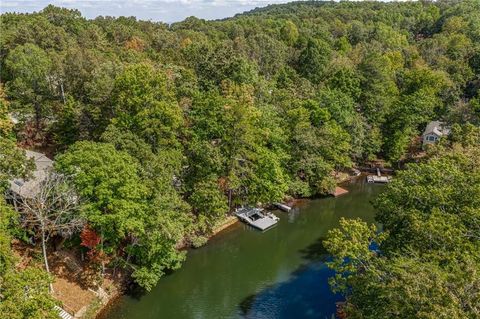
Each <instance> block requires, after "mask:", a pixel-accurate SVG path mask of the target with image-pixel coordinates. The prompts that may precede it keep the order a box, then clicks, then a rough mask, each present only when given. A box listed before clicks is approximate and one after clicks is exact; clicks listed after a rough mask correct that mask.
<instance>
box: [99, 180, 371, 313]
mask: <svg viewBox="0 0 480 319" xmlns="http://www.w3.org/2000/svg"><path fill="white" fill-rule="evenodd" d="M341 177H342V178H339V179H337V183H336V185H342V186H347V185H348V183H349V182H351V181H353V180H357V179H359V178H365V173H362V174H361V175H358V176H352V175H349V174H345V175H343V176H341ZM326 196H330V195H326ZM312 198H313V197H309V198H302V197H299V198H291V199H289V200H288V203H289V204H291V205H292V204H293V205H295V204H298V203H301V202H303V201H308V200H310V199H312ZM239 222H240V220H239V219H238V218H237V217H236V216H234V215H227V216H225V218H224V219H223V220H222V221H221V222H219V223H218V225H216V226H215V228H214V229H213V231H212V233H211V234H209V236H208V239H207V241H206V242H205V244H204V245H202V246H201V247H203V246H206V245H208V242H209V241H210V240H212V239H214V238H215V237H217V236H218V235H220V234H221V233H222V232H224V231H227V230H228V229H230V228H232V227H233V226H235V225H237V224H239ZM198 248H200V247H198ZM179 249H186V250H188V249H197V248H193V247H187V246H183V247H180V248H179ZM125 291H126V286H125V285H124V286H123V287H122V289H118V290H117V291H116V293H115V294H114V295H112V296H110V298H109V299H108V300H107V302H106V303H105V304H104V305H103V306H102V307H100V308H99V309H98V310H97V311H96V313H95V316H94V317H91V318H94V319H107V317H106V315H107V312H108V310H109V309H110V308H111V307H112V306H114V305H115V303H117V302H118V301H119V300H120V298H121V297H122V296H123V295H124V294H125Z"/></svg>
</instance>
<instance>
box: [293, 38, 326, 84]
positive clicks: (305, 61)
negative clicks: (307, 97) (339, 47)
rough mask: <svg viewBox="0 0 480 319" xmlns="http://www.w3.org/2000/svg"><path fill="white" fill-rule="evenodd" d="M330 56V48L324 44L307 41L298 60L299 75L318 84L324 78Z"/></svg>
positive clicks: (319, 41)
mask: <svg viewBox="0 0 480 319" xmlns="http://www.w3.org/2000/svg"><path fill="white" fill-rule="evenodd" d="M330 55H331V48H330V46H329V45H328V44H327V43H326V42H324V41H322V40H316V39H310V40H308V43H307V46H306V48H305V49H304V50H303V51H302V52H301V54H300V57H299V59H298V69H299V71H300V74H302V75H303V76H304V77H306V78H307V79H309V80H310V81H312V82H313V83H315V84H318V83H319V82H320V81H322V80H323V78H324V76H325V71H326V68H327V65H328V62H329V60H330Z"/></svg>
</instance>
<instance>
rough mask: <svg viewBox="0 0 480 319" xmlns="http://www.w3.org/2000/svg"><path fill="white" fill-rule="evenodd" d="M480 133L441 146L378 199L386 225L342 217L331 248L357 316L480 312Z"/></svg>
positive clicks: (339, 282)
mask: <svg viewBox="0 0 480 319" xmlns="http://www.w3.org/2000/svg"><path fill="white" fill-rule="evenodd" d="M479 142H480V139H477V140H476V141H474V142H473V143H472V144H471V145H469V146H465V147H462V146H460V145H457V144H454V145H453V146H452V147H453V149H452V150H450V149H445V148H440V149H438V150H437V151H436V153H435V154H434V155H433V156H432V157H431V158H430V159H429V160H428V161H426V162H425V163H420V164H412V165H410V166H409V167H408V169H407V170H405V171H402V172H400V173H399V174H398V176H397V177H396V178H395V180H394V181H393V182H392V183H391V184H390V185H389V186H388V187H387V189H386V191H385V192H383V193H382V194H381V195H380V196H379V197H378V199H377V200H376V201H375V206H376V207H377V210H378V214H377V216H376V218H377V220H378V221H379V222H381V223H382V225H383V231H382V232H381V233H378V229H377V228H376V227H375V226H371V227H370V226H367V224H366V223H364V222H362V221H360V220H352V221H348V220H343V221H342V223H341V229H335V230H333V231H330V233H329V236H328V239H327V240H326V241H325V246H326V247H327V249H328V250H329V251H330V252H331V253H332V254H333V256H334V258H333V261H332V262H331V263H330V267H332V268H333V269H335V270H336V272H337V273H336V276H335V277H334V278H332V282H331V283H332V285H333V287H334V289H335V290H337V291H341V292H343V293H345V294H346V295H347V302H348V303H347V307H346V310H347V313H348V314H349V317H352V318H478V317H479V316H480V275H479V274H480V254H479V252H480V237H479V234H480V228H479V226H480V223H479V221H480V209H479V208H480V202H479V201H480V196H479V186H480V169H479V168H480V165H479V164H480V163H479V159H480V153H479V151H480V148H479V145H480V144H479Z"/></svg>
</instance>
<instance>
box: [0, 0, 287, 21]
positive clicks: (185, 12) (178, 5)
mask: <svg viewBox="0 0 480 319" xmlns="http://www.w3.org/2000/svg"><path fill="white" fill-rule="evenodd" d="M285 2H289V1H288V0H251V1H247V0H130V1H122V0H15V1H14V0H0V11H1V12H14V11H15V12H33V11H40V10H42V9H43V8H44V7H46V6H47V5H48V4H53V5H55V6H60V7H66V8H70V9H73V8H75V9H78V10H80V11H81V12H82V14H83V15H84V16H86V17H87V18H94V17H96V16H99V15H103V16H107V15H109V16H121V15H123V16H132V15H133V16H136V17H137V18H138V19H145V20H154V21H164V22H175V21H180V20H183V19H185V18H186V17H188V16H192V15H193V16H196V17H199V18H204V19H220V18H225V17H229V16H233V15H235V14H236V13H241V12H243V11H246V10H251V9H253V8H255V7H262V6H266V5H268V4H272V3H285Z"/></svg>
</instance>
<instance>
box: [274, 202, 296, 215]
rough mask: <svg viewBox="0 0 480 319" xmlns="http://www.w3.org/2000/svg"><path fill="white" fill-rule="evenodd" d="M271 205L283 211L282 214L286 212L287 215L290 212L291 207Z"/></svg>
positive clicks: (280, 204) (278, 204)
mask: <svg viewBox="0 0 480 319" xmlns="http://www.w3.org/2000/svg"><path fill="white" fill-rule="evenodd" d="M273 205H274V206H275V207H277V208H278V209H280V210H283V211H284V212H287V213H288V212H289V211H291V210H292V207H290V206H288V205H285V204H282V203H273Z"/></svg>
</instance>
